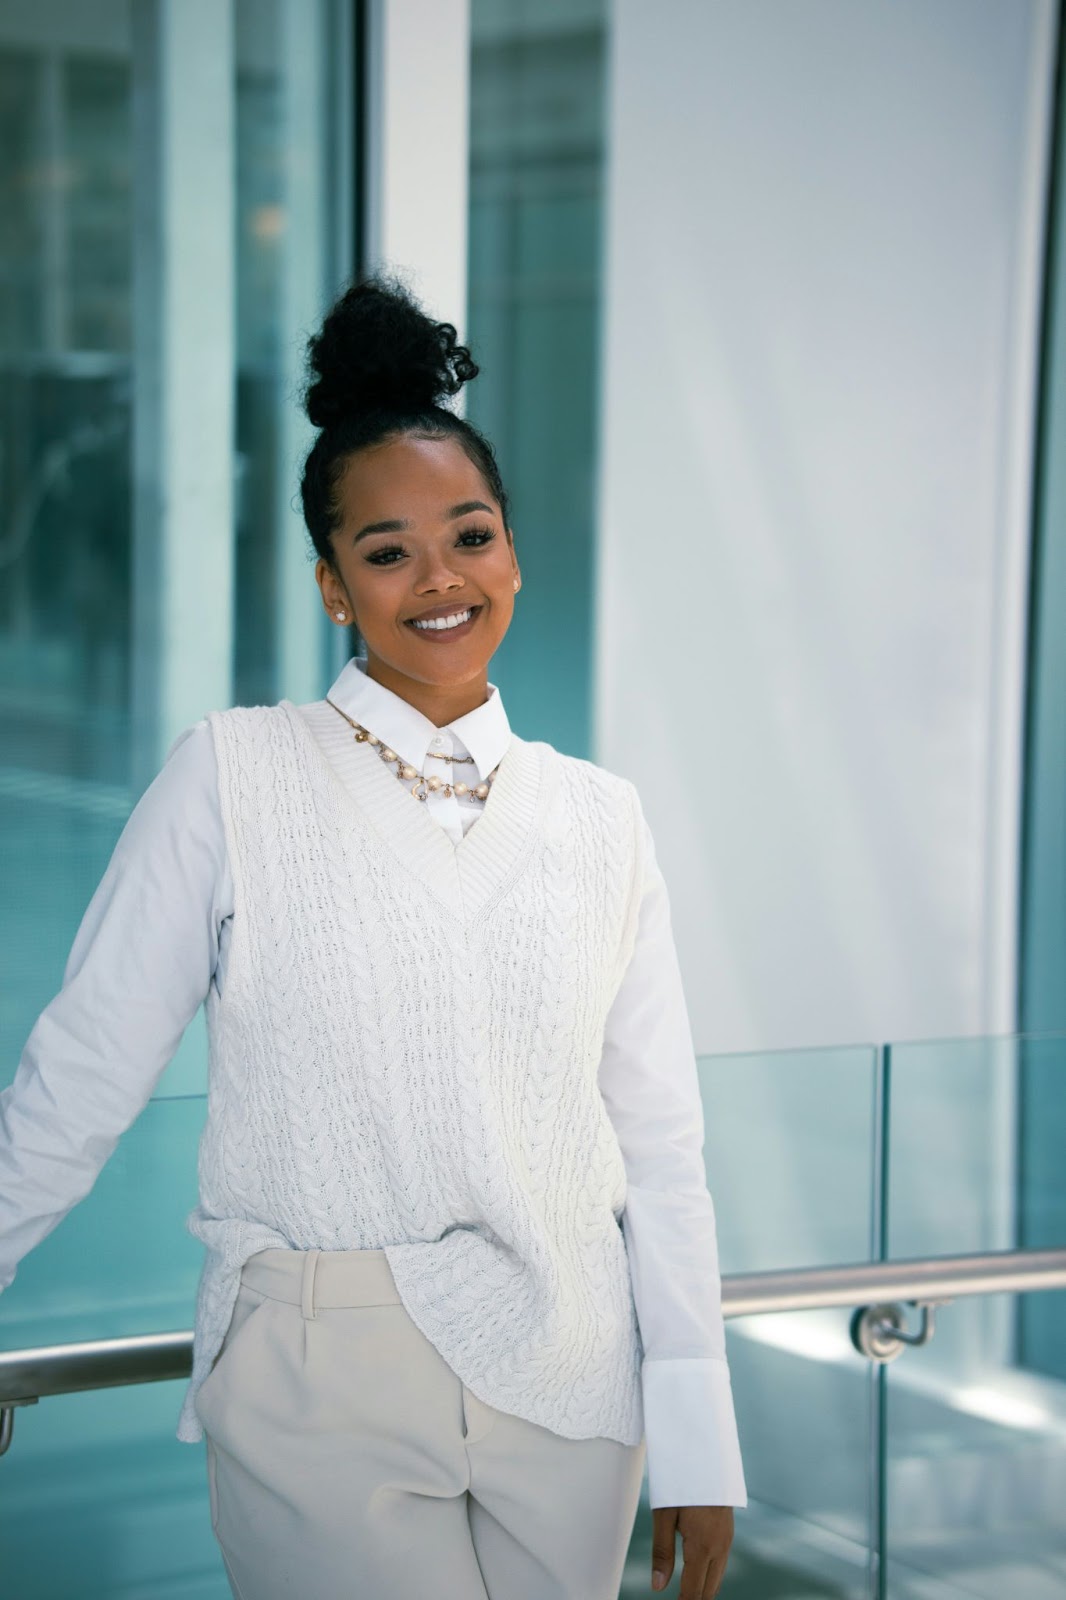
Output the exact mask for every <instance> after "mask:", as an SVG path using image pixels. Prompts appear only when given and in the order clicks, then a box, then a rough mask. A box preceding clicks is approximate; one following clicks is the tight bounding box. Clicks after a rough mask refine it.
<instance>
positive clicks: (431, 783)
mask: <svg viewBox="0 0 1066 1600" xmlns="http://www.w3.org/2000/svg"><path fill="white" fill-rule="evenodd" d="M326 704H327V705H330V706H332V707H333V709H334V711H340V714H341V716H342V717H343V718H344V720H345V722H347V723H349V724H350V726H351V727H353V728H354V729H355V742H356V744H369V745H372V746H373V748H374V749H375V750H376V751H377V753H378V755H379V756H380V757H381V759H382V761H384V762H385V765H386V766H391V765H392V763H393V762H394V761H395V762H396V774H395V776H396V777H397V778H399V779H400V781H401V782H407V783H410V780H411V779H412V778H414V779H415V782H414V783H413V784H411V793H412V794H413V795H414V796H415V797H416V799H418V800H425V799H427V798H428V796H429V794H430V793H434V794H443V795H446V796H448V798H450V797H451V796H452V795H453V794H454V795H457V796H462V795H467V794H468V795H470V797H471V799H474V800H485V799H487V798H488V792H489V790H490V789H491V788H492V785H493V782H494V781H495V778H496V774H497V772H499V770H500V768H499V763H497V764H496V766H494V767H493V769H492V771H491V772H490V773H489V775H488V777H487V778H486V779H485V781H484V782H483V783H476V784H472V783H446V782H445V781H444V779H443V778H438V777H437V776H436V774H434V775H433V777H431V778H427V777H426V775H425V773H424V772H419V770H418V768H417V767H412V766H411V765H410V763H409V762H407V761H404V760H403V758H402V757H401V756H399V755H397V753H396V751H395V750H390V749H389V747H388V745H387V744H383V743H382V741H381V740H380V739H379V738H378V736H377V734H376V733H371V732H370V730H369V729H368V728H364V727H363V725H362V723H361V722H355V721H353V719H352V718H351V717H350V716H349V715H348V713H347V711H341V708H340V706H339V705H337V703H336V701H334V700H331V699H330V697H329V695H327V696H326ZM428 755H429V756H435V757H436V759H437V760H438V761H453V762H455V763H457V764H458V763H459V762H467V761H468V762H470V763H471V764H474V765H476V763H475V762H474V758H473V756H445V755H438V754H437V752H436V751H435V750H431V751H429V752H428ZM427 759H428V756H427Z"/></svg>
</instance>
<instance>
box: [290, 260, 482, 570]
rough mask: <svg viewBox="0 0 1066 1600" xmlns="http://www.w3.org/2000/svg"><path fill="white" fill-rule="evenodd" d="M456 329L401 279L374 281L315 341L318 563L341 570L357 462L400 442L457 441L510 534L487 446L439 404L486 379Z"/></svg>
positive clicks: (313, 462) (305, 491)
mask: <svg viewBox="0 0 1066 1600" xmlns="http://www.w3.org/2000/svg"><path fill="white" fill-rule="evenodd" d="M456 337H457V336H456V331H455V328H454V327H453V326H452V324H451V323H450V322H434V321H433V320H432V319H431V318H430V317H429V316H427V314H426V313H425V312H424V311H423V310H422V308H421V306H420V305H418V303H417V301H416V300H415V299H414V298H413V297H412V295H411V294H410V292H409V291H408V290H407V288H406V287H405V286H404V285H403V284H402V283H401V282H400V281H399V280H398V279H396V278H395V277H394V276H387V275H386V274H384V273H382V272H377V273H372V274H368V275H366V276H364V277H362V278H360V279H358V280H357V281H355V282H354V283H352V284H350V285H349V287H348V288H347V289H346V290H345V291H344V293H343V294H342V295H341V296H340V298H339V299H338V300H337V301H336V302H335V304H334V305H333V306H332V308H331V309H330V311H329V312H328V314H327V315H326V318H325V320H324V322H323V323H322V327H321V329H320V331H319V332H318V333H316V334H314V335H313V336H312V337H311V338H310V339H309V340H308V341H307V358H308V366H309V367H310V369H311V373H312V374H313V377H311V378H310V379H309V381H308V384H307V386H306V388H305V391H304V396H303V403H304V409H305V410H306V412H307V415H308V418H309V419H310V421H311V422H312V424H313V425H314V426H315V427H316V428H319V429H321V432H320V433H319V435H318V438H317V439H316V440H315V443H314V445H313V446H312V447H311V450H310V452H309V454H308V457H307V460H306V462H305V464H304V470H303V477H302V479H301V481H300V496H301V499H302V501H303V514H304V521H305V522H306V524H307V531H308V532H309V534H310V535H311V542H312V544H313V545H314V547H315V550H316V551H317V553H318V554H319V555H320V556H322V557H323V558H324V559H325V560H326V561H328V562H329V564H330V566H332V567H333V568H334V569H336V560H335V558H334V554H333V546H332V542H331V538H332V535H333V534H334V533H335V532H336V530H337V528H338V527H339V526H340V508H339V506H338V504H337V486H338V484H339V482H340V478H341V475H342V473H343V471H344V468H345V465H346V464H347V461H348V459H349V457H351V456H352V455H354V454H355V453H356V451H358V450H362V449H365V448H366V447H367V446H368V445H373V444H378V443H379V442H380V441H381V440H383V439H387V438H389V437H391V436H393V435H402V434H417V435H419V436H421V437H423V438H431V439H446V438H454V439H455V440H457V442H458V443H459V445H460V446H461V448H462V449H463V450H464V451H465V452H466V454H467V455H468V456H469V458H470V460H471V461H472V462H473V463H474V465H475V466H476V467H477V468H478V470H479V471H480V473H481V475H482V477H483V478H484V479H485V482H486V484H487V485H488V488H489V491H490V493H491V494H492V496H493V498H494V499H495V500H496V502H497V503H498V505H499V507H500V512H501V515H502V517H503V525H504V527H505V528H506V529H507V530H508V532H509V531H510V520H509V507H508V497H507V494H506V492H505V490H504V487H503V482H502V479H501V477H500V470H499V467H498V465H497V462H496V456H495V452H494V451H493V448H492V445H491V444H490V443H489V441H488V440H487V439H486V438H485V436H484V435H483V434H482V433H480V432H479V431H478V429H477V428H475V427H474V425H473V423H471V422H468V421H467V420H466V419H465V417H460V416H459V415H457V413H456V412H454V411H451V410H449V409H448V408H447V407H446V406H444V405H442V404H441V402H442V401H443V400H444V399H445V398H446V397H450V396H452V395H455V394H458V392H459V390H460V389H461V388H462V386H463V384H464V383H466V382H468V381H469V379H471V378H475V377H476V376H477V374H478V370H479V369H478V366H477V363H476V362H475V361H474V360H473V359H472V358H471V355H470V351H469V350H468V349H467V347H466V346H465V345H462V344H457V343H456Z"/></svg>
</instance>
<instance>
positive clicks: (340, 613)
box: [337, 611, 344, 622]
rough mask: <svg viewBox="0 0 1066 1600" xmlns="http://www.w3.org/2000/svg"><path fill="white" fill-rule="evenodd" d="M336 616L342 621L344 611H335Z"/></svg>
mask: <svg viewBox="0 0 1066 1600" xmlns="http://www.w3.org/2000/svg"><path fill="white" fill-rule="evenodd" d="M337 617H338V619H339V620H340V621H341V622H343V621H344V612H343V611H338V612H337Z"/></svg>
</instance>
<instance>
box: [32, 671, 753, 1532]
mask: <svg viewBox="0 0 1066 1600" xmlns="http://www.w3.org/2000/svg"><path fill="white" fill-rule="evenodd" d="M365 667H366V662H365V659H364V658H362V657H355V658H352V659H351V660H349V661H348V662H347V663H346V664H345V666H344V667H343V668H342V670H341V672H340V674H339V675H338V677H337V678H336V680H335V681H334V683H333V684H332V685H331V687H330V690H329V693H328V698H329V699H330V700H332V701H333V702H334V703H335V704H336V705H337V706H339V707H340V709H341V711H343V712H344V713H346V714H347V716H349V717H350V718H351V719H352V720H353V721H354V722H357V723H360V724H362V725H363V726H365V727H366V728H368V729H369V730H370V731H371V732H372V733H373V734H375V735H376V736H377V737H378V738H380V739H381V740H382V741H383V744H384V745H385V746H387V747H388V748H391V749H392V750H394V751H395V752H396V754H397V755H398V756H400V757H402V759H403V760H404V761H405V762H406V763H407V764H408V765H410V766H412V767H414V768H415V770H416V771H417V772H420V773H425V774H426V776H427V777H428V776H430V775H431V774H433V773H434V772H435V771H436V772H438V773H439V775H440V776H441V777H442V779H444V781H445V782H452V781H455V780H460V781H463V782H466V783H468V784H469V785H471V786H472V785H473V784H476V783H480V782H482V781H483V780H484V779H485V778H487V776H488V775H489V773H491V772H492V771H493V769H494V768H495V767H496V766H497V764H498V763H499V761H500V759H501V757H502V756H503V754H504V752H505V751H506V749H507V745H508V742H509V740H510V737H511V729H510V724H509V722H508V720H507V715H506V712H505V710H504V707H503V701H502V698H501V696H500V693H499V690H498V688H497V687H496V686H495V685H494V684H489V685H488V696H487V698H486V699H485V701H484V702H483V703H482V704H481V705H480V706H477V707H475V708H474V710H472V711H468V712H466V713H465V714H464V715H463V716H460V717H457V718H456V719H455V720H454V721H452V722H450V723H448V724H446V725H445V726H443V727H439V728H438V727H437V726H436V725H435V724H434V723H433V722H431V721H430V719H429V718H428V717H426V716H424V715H423V714H422V713H421V712H420V711H418V710H417V709H416V708H415V707H414V706H412V705H410V704H409V703H408V702H407V701H405V700H404V699H402V698H401V697H400V696H399V695H397V694H395V693H394V692H393V691H392V690H390V689H388V688H386V687H385V686H384V685H383V684H381V683H378V682H377V681H376V680H375V679H373V678H370V677H368V676H367V674H366V671H365ZM339 714H340V713H338V715H339ZM353 737H354V732H353ZM449 756H450V757H457V756H471V757H473V762H472V763H464V764H461V765H460V764H458V763H456V764H455V765H454V766H453V765H452V763H450V762H449V761H447V760H445V759H442V758H444V757H449ZM390 770H392V771H395V770H396V769H395V767H392V768H391V769H390ZM411 803H412V804H424V805H426V807H427V808H428V811H429V814H430V815H431V816H432V817H433V818H434V820H435V821H437V822H438V823H439V824H440V826H441V827H442V828H443V829H444V830H445V831H446V832H447V834H448V835H449V837H450V838H451V839H452V840H453V841H454V842H456V843H458V842H459V840H460V839H461V838H462V836H463V835H464V834H465V833H466V832H467V830H468V829H469V828H470V827H472V826H473V825H474V824H475V823H476V822H477V819H478V817H479V816H480V814H481V810H482V804H483V803H482V802H481V801H480V800H478V799H472V798H471V797H470V796H469V795H466V796H457V795H455V794H454V793H452V794H451V795H445V794H444V793H443V789H439V790H436V791H431V792H430V793H429V795H428V798H427V799H426V800H425V801H415V800H414V799H412V802H411ZM645 828H646V830H647V825H646V824H645ZM646 843H647V867H646V874H645V883H644V892H643V897H642V901H641V907H640V920H639V926H638V934H637V942H636V947H635V949H634V952H633V956H632V958H631V960H630V963H629V966H628V967H627V969H626V972H625V975H624V977H623V981H622V983H621V985H620V987H619V990H618V993H617V995H616V996H615V999H614V1002H613V1004H612V1007H611V1010H610V1014H609V1017H608V1022H607V1027H606V1030H605V1036H604V1044H603V1053H602V1059H601V1065H600V1072H599V1084H600V1089H601V1092H602V1094H603V1099H604V1104H605V1107H606V1109H607V1112H608V1115H609V1116H610V1118H611V1122H612V1125H613V1127H614V1129H615V1132H616V1135H617V1137H618V1140H619V1144H620V1147H621V1150H622V1154H623V1157H624V1159H625V1164H626V1173H627V1185H628V1186H627V1196H626V1208H625V1212H624V1214H623V1227H624V1231H625V1239H626V1247H627V1252H628V1256H629V1262H630V1271H631V1276H632V1281H633V1292H634V1300H635V1303H636V1308H637V1317H638V1323H639V1327H640V1333H641V1340H642V1344H643V1347H644V1363H643V1371H642V1389H643V1400H644V1423H645V1436H646V1439H647V1464H648V1479H649V1497H650V1503H651V1505H652V1506H653V1507H654V1506H682V1505H733V1506H744V1505H746V1504H747V1491H746V1487H745V1482H744V1474H743V1467H742V1463H741V1457H740V1450H739V1444H738V1441H737V1434H736V1421H735V1415H734V1411H733V1401H732V1391H731V1385H730V1377H729V1368H728V1364H727V1360H726V1350H725V1332H724V1323H723V1320H722V1314H721V1283H720V1278H719V1269H718V1252H717V1240H716V1227H715V1215H714V1206H713V1202H712V1199H711V1195H710V1193H709V1191H708V1189H707V1184H706V1175H705V1171H704V1165H703V1155H702V1148H703V1137H704V1123H703V1108H702V1103H701V1100H700V1094H699V1083H698V1077H697V1072H696V1063H695V1053H694V1049H693V1042H692V1034H691V1029H690V1025H689V1018H688V1011H687V1006H686V1003H685V998H684V993H683V990H682V984H681V974H680V968H679V964H678V959H677V952H676V949H675V946H674V941H673V934H672V931H671V924H670V909H669V900H668V895H667V889H666V884H665V882H664V880H663V877H662V874H661V871H660V870H659V867H658V865H657V863H656V860H655V853H654V845H653V842H652V839H651V835H650V832H646ZM233 906H234V900H233V884H232V878H231V876H230V868H229V862H228V859H227V852H226V844H225V837H224V833H223V829H222V821H221V815H220V811H219V804H218V790H217V775H216V768H215V755H214V746H213V741H212V738H211V732H210V729H209V727H208V724H207V720H206V718H204V719H201V720H200V721H199V722H197V723H194V724H192V725H191V726H190V727H189V728H186V729H184V730H183V732H182V733H181V734H179V735H178V737H177V739H176V740H175V741H174V743H173V744H172V745H171V748H170V750H169V751H168V753H167V758H166V761H165V763H164V766H163V768H162V770H161V771H160V773H159V774H158V776H157V777H156V778H155V779H154V780H153V782H152V783H151V784H150V785H149V787H148V789H147V790H146V791H145V793H144V795H143V796H142V797H141V799H140V800H139V802H138V803H137V805H136V807H135V808H134V810H133V812H132V813H131V815H130V817H129V820H128V821H127V823H126V825H125V827H124V829H123V831H122V835H121V837H120V838H119V841H118V843H117V844H116V846H115V850H114V852H113V854H112V857H111V860H110V862H109V864H108V867H107V869H106V871H105V873H104V876H103V878H102V879H101V882H100V884H99V886H98V888H97V890H96V892H95V893H94V895H93V897H92V899H91V901H90V903H89V906H88V908H87V910H86V912H85V914H84V916H83V918H82V921H81V924H80V926H79V928H78V931H77V934H76V937H75V939H74V943H73V946H72V948H71V951H70V955H69V957H68V960H67V964H66V968H65V971H64V977H63V984H62V987H61V989H60V991H59V993H58V994H57V995H56V996H55V998H54V999H53V1000H52V1001H51V1002H50V1003H49V1005H48V1006H46V1008H45V1010H44V1011H43V1012H42V1013H41V1015H40V1017H39V1018H38V1020H37V1022H36V1023H35V1024H34V1027H33V1030H32V1032H31V1034H30V1037H29V1039H28V1040H27V1043H26V1045H25V1048H24V1050H23V1052H22V1056H21V1058H20V1061H19V1065H18V1069H17V1071H16V1075H15V1079H14V1082H13V1083H12V1085H11V1087H10V1088H9V1089H7V1090H5V1091H4V1092H3V1094H0V1291H3V1290H4V1289H5V1288H6V1287H7V1286H8V1285H9V1284H10V1283H11V1282H12V1281H13V1279H14V1276H15V1270H16V1267H17V1263H18V1262H19V1260H21V1258H22V1257H23V1256H24V1255H26V1254H27V1252H28V1251H29V1250H31V1249H32V1248H33V1247H34V1245H36V1244H37V1243H39V1242H40V1240H42V1239H43V1238H45V1237H46V1235H47V1234H48V1233H50V1232H51V1231H52V1229H53V1228H54V1227H56V1226H57V1224H58V1223H59V1222H60V1221H61V1220H62V1219H63V1217H64V1216H65V1215H66V1214H67V1212H68V1211H69V1210H70V1209H71V1208H72V1206H74V1205H75V1204H76V1203H77V1201H78V1200H79V1199H81V1198H82V1197H83V1196H84V1195H85V1194H87V1193H88V1191H89V1189H90V1188H91V1187H92V1185H93V1183H94V1181H95V1179H96V1176H97V1174H98V1172H99V1171H100V1169H101V1167H102V1166H103V1165H104V1163H105V1161H106V1160H107V1159H108V1157H109V1156H110V1154H111V1153H112V1151H113V1150H114V1147H115V1145H116V1143H117V1141H118V1139H119V1137H120V1136H121V1134H122V1133H123V1132H124V1131H125V1129H126V1128H127V1127H128V1126H129V1125H130V1123H131V1122H133V1121H134V1120H135V1118H136V1117H137V1116H138V1115H139V1113H140V1112H141V1110H142V1109H143V1108H144V1106H145V1104H146V1103H147V1101H148V1099H149V1098H150V1096H151V1095H152V1093H153V1091H154V1089H155V1087H156V1085H157V1083H158V1081H159V1078H160V1077H161V1075H162V1073H163V1071H164V1069H165V1068H166V1066H167V1064H168V1063H169V1061H170V1060H171V1058H172V1057H173V1055H174V1052H175V1051H176V1049H177V1046H178V1044H179V1042H180V1040H181V1036H182V1034H183V1033H184V1031H185V1029H186V1027H187V1026H188V1024H189V1023H190V1022H191V1021H192V1019H193V1017H194V1016H195V1015H196V1012H197V1010H198V1009H199V1007H200V1005H201V1004H202V1003H203V1001H204V998H205V996H206V994H207V991H208V988H209V987H210V985H211V983H212V982H214V983H215V984H216V985H217V987H218V988H219V990H221V989H222V987H223V985H224V982H225V967H226V955H227V951H228V944H229V935H230V929H231V926H232V917H233ZM131 987H134V988H135V990H136V993H137V997H138V1004H137V1006H136V1007H130V1005H129V1003H128V997H129V993H130V991H131ZM94 1074H95V1075H96V1078H97V1080H98V1081H99V1083H100V1084H101V1086H102V1085H104V1084H106V1093H100V1094H99V1095H92V1094H87V1093H86V1084H87V1083H91V1082H92V1081H93V1075H94Z"/></svg>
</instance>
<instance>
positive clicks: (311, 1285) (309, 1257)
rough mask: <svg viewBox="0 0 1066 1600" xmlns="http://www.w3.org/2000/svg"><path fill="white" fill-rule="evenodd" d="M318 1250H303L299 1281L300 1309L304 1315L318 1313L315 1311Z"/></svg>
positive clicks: (308, 1315) (310, 1315) (311, 1315)
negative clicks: (302, 1267)
mask: <svg viewBox="0 0 1066 1600" xmlns="http://www.w3.org/2000/svg"><path fill="white" fill-rule="evenodd" d="M320 1254H321V1252H320V1251H318V1250H305V1251H304V1270H303V1278H302V1280H301V1283H300V1310H301V1311H302V1312H303V1314H304V1316H305V1317H310V1318H314V1317H316V1316H317V1315H318V1313H317V1312H316V1311H315V1268H316V1267H317V1266H318V1258H319V1255H320Z"/></svg>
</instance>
